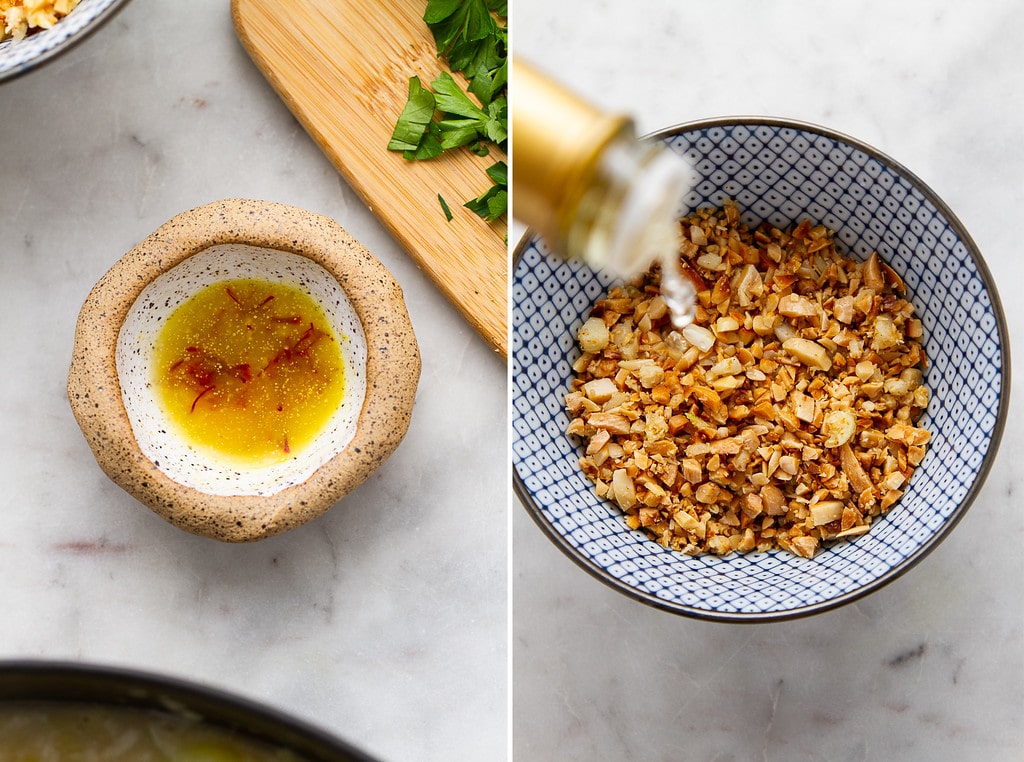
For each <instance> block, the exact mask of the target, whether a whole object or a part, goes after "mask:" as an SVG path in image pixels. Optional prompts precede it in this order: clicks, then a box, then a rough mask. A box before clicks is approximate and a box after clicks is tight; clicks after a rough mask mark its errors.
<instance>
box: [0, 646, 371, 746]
mask: <svg viewBox="0 0 1024 762" xmlns="http://www.w3.org/2000/svg"><path fill="white" fill-rule="evenodd" d="M36 701H43V702H54V703H89V704H101V705H109V706H116V707H130V708H135V709H145V710H156V711H162V712H166V713H168V714H172V715H179V716H188V717H193V718H194V717H198V718H201V719H202V720H203V721H204V722H207V723H209V724H211V725H214V726H217V727H222V728H225V729H229V730H234V731H237V732H240V733H242V734H243V735H245V736H247V737H250V738H252V739H253V740H256V741H263V742H265V743H270V744H273V745H276V746H280V747H283V748H285V749H287V750H288V751H291V752H294V753H295V754H297V755H299V756H300V757H301V758H302V759H303V760H304V762H374V759H373V758H372V757H369V756H367V755H366V754H365V753H364V752H362V751H360V750H358V749H356V748H355V747H353V746H352V745H350V744H349V743H347V742H346V741H343V740H341V739H339V738H337V737H336V736H333V735H331V734H329V733H327V732H325V731H323V730H321V729H319V728H317V727H314V726H313V725H310V724H308V723H306V722H304V721H301V720H298V719H296V718H294V717H291V716H289V715H287V714H285V713H283V712H281V711H280V710H277V709H274V708H272V707H270V706H267V705H265V704H261V703H258V702H256V701H252V700H250V699H246V698H243V697H241V696H238V695H235V694H232V693H229V692H227V691H224V690H221V689H218V688H213V687H211V686H208V685H203V684H200V683H196V682H192V681H188V680H183V679H180V678H176V677H171V676H168V675H161V674H156V673H153V672H144V671H141V670H137V669H132V668H125V667H116V666H106V665H99V664H82V663H76V662H64V661H46V660H0V705H2V704H3V703H16V702H36Z"/></svg>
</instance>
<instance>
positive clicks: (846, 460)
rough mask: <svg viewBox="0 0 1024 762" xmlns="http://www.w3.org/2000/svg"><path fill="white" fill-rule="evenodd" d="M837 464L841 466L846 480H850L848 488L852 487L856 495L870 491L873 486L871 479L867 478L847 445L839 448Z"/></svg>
mask: <svg viewBox="0 0 1024 762" xmlns="http://www.w3.org/2000/svg"><path fill="white" fill-rule="evenodd" d="M839 462H840V463H841V464H842V467H843V473H844V474H846V478H847V479H849V480H850V486H852V487H853V489H854V491H855V492H856V493H857V494H860V493H862V492H865V491H867V492H870V491H871V490H872V488H873V486H874V485H872V484H871V479H869V478H868V475H867V472H866V471H865V470H864V467H863V466H862V465H861V464H860V461H859V460H857V456H856V455H854V454H853V450H851V449H850V445H849V444H844V445H841V446H840V448H839Z"/></svg>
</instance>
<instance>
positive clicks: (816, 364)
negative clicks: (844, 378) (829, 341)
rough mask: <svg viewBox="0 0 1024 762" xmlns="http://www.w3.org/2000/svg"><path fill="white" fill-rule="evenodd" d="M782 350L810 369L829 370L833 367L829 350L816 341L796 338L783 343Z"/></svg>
mask: <svg viewBox="0 0 1024 762" xmlns="http://www.w3.org/2000/svg"><path fill="white" fill-rule="evenodd" d="M782 348H783V349H785V350H786V351H787V352H789V354H790V355H792V356H793V357H795V358H796V359H797V360H799V361H800V362H802V363H803V364H804V365H806V366H808V367H809V368H817V369H818V370H829V369H831V367H832V358H831V357H829V354H828V350H827V349H825V347H823V346H821V344H819V343H818V342H816V341H811V340H810V339H802V338H799V337H794V338H791V339H786V340H785V341H783V342H782Z"/></svg>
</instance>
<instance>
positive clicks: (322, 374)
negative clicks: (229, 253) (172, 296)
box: [153, 279, 345, 467]
mask: <svg viewBox="0 0 1024 762" xmlns="http://www.w3.org/2000/svg"><path fill="white" fill-rule="evenodd" d="M153 351H154V358H153V359H154V362H153V369H154V374H155V379H154V382H155V387H156V390H157V396H158V399H159V400H160V402H161V404H162V405H163V406H164V409H165V410H166V411H167V413H168V416H169V417H170V419H171V420H172V421H173V423H174V424H175V426H176V427H177V429H178V430H179V433H180V434H181V436H182V437H183V438H184V439H185V440H186V441H187V442H188V443H189V444H190V445H191V446H193V447H195V448H196V449H198V450H206V451H212V452H214V453H216V454H217V455H219V456H221V457H222V458H226V459H228V460H230V461H232V462H236V463H238V464H240V465H243V466H249V467H254V466H256V467H258V466H264V465H271V464H274V463H279V462H282V461H284V460H287V459H288V458H290V457H292V456H293V455H294V454H295V453H297V452H299V451H300V450H302V448H304V447H306V446H307V445H308V444H309V443H310V442H312V441H313V439H314V438H315V437H316V435H317V434H319V433H320V431H321V430H322V429H323V428H324V426H325V424H326V423H327V421H328V420H329V419H330V417H331V415H332V413H334V411H335V410H336V409H337V408H338V405H339V404H340V403H341V400H342V398H343V396H344V393H345V372H344V360H343V358H342V354H341V348H340V347H339V344H338V339H337V337H336V336H335V335H334V332H333V330H332V328H331V326H330V324H329V323H328V322H327V318H326V317H325V316H324V313H323V310H321V308H320V306H319V305H318V304H317V303H316V302H315V301H314V300H313V299H312V298H311V297H310V296H309V295H307V294H305V293H304V292H302V291H300V290H298V289H297V288H294V287H292V286H288V285H284V284H280V283H270V282H265V281H260V280H254V279H239V280H233V281H222V282H218V283H214V284H211V285H209V286H207V287H205V288H204V289H202V290H201V291H199V292H197V293H196V294H195V295H194V296H192V297H191V298H189V299H188V300H187V301H185V302H183V303H182V304H181V305H180V306H179V307H178V308H177V309H176V310H175V311H174V312H173V313H172V314H171V316H170V317H169V318H168V319H167V322H166V324H165V325H164V327H163V328H162V329H161V331H160V334H159V336H158V337H157V340H156V346H155V347H154V350H153Z"/></svg>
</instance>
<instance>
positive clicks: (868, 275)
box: [862, 251, 885, 294]
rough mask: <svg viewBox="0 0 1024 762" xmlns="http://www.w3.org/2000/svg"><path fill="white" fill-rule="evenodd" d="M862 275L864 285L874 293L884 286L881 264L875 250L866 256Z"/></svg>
mask: <svg viewBox="0 0 1024 762" xmlns="http://www.w3.org/2000/svg"><path fill="white" fill-rule="evenodd" d="M862 277H863V278H864V285H865V286H867V287H868V288H870V289H871V290H872V291H874V292H875V293H876V294H877V293H879V292H881V291H882V290H883V289H884V288H885V279H884V277H883V276H882V266H881V264H880V263H879V260H878V252H877V251H876V252H874V253H872V255H871V256H870V257H868V261H867V262H865V263H864V270H863V273H862Z"/></svg>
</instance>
